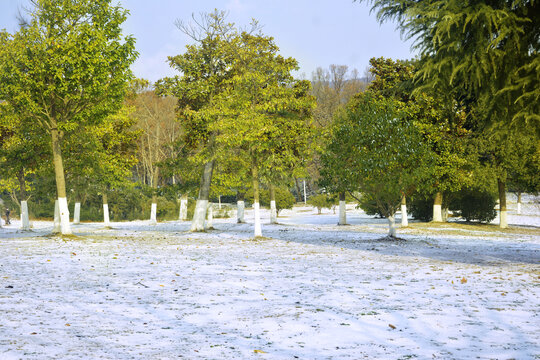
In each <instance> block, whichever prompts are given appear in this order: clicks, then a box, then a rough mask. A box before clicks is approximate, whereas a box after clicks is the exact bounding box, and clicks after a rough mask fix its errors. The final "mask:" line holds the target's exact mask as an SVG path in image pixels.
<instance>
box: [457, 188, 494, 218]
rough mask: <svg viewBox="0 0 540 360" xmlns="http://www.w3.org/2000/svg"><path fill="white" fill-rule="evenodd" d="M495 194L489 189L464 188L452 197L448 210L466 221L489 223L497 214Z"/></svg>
mask: <svg viewBox="0 0 540 360" xmlns="http://www.w3.org/2000/svg"><path fill="white" fill-rule="evenodd" d="M496 203H497V195H495V194H493V193H491V192H489V191H480V190H475V189H464V190H461V191H459V192H458V193H457V194H455V196H454V197H453V200H452V201H451V203H450V206H449V208H450V210H452V211H454V213H455V214H456V215H458V216H461V217H462V218H464V219H465V220H466V221H479V222H485V223H489V222H491V221H492V220H493V219H495V217H496V216H497V211H496V210H495V205H496Z"/></svg>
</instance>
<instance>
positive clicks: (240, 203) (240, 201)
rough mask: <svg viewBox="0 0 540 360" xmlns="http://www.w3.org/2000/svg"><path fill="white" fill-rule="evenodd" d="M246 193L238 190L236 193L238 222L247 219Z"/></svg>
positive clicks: (243, 221) (240, 222) (241, 222)
mask: <svg viewBox="0 0 540 360" xmlns="http://www.w3.org/2000/svg"><path fill="white" fill-rule="evenodd" d="M244 195H245V194H244V193H243V192H240V191H238V192H237V194H236V205H237V211H236V222H237V223H239V224H243V223H245V222H246V221H245V220H244V207H245V203H244Z"/></svg>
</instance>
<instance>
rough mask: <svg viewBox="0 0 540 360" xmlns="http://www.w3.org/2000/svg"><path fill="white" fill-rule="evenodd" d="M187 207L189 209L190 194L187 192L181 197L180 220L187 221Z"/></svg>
mask: <svg viewBox="0 0 540 360" xmlns="http://www.w3.org/2000/svg"><path fill="white" fill-rule="evenodd" d="M187 209H188V196H187V194H184V195H182V198H181V199H180V215H179V216H178V220H181V221H186V220H187Z"/></svg>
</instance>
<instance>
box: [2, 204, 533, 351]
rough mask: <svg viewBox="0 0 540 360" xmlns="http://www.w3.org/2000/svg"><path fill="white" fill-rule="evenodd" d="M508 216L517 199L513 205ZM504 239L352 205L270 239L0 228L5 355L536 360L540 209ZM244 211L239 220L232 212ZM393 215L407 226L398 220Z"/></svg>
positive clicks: (270, 234) (294, 224)
mask: <svg viewBox="0 0 540 360" xmlns="http://www.w3.org/2000/svg"><path fill="white" fill-rule="evenodd" d="M510 205H511V204H510ZM509 210H510V212H509V217H508V220H509V223H510V228H509V229H506V230H504V231H503V230H499V229H497V228H496V227H495V226H490V225H484V226H477V227H465V226H464V225H463V224H458V223H450V224H444V225H436V224H418V223H415V222H414V221H412V220H410V221H409V223H410V227H409V228H406V229H402V228H398V236H399V237H400V238H401V239H402V240H399V241H389V240H385V239H382V236H384V235H385V234H386V233H387V226H388V225H387V221H386V220H385V219H373V218H371V217H368V216H366V215H365V214H363V213H362V212H361V211H359V210H355V209H353V208H352V207H350V206H349V207H348V213H347V222H348V223H349V224H351V225H349V226H338V225H337V221H338V214H333V213H332V212H331V211H326V212H324V213H323V215H316V210H313V209H312V208H309V207H299V208H295V209H294V211H283V212H282V214H280V215H281V216H280V217H279V218H278V221H279V222H280V224H277V225H269V224H268V222H269V216H270V214H269V211H268V210H262V211H261V215H262V224H263V227H262V231H263V235H264V236H265V238H257V239H253V237H252V234H253V211H250V210H246V221H247V223H246V224H237V223H236V217H235V216H232V217H231V218H230V219H214V224H213V225H214V227H215V228H216V230H213V231H209V232H206V233H191V232H189V227H190V223H189V222H180V221H173V222H160V223H158V224H157V225H150V224H149V221H134V222H121V223H115V222H112V223H111V226H112V229H106V228H105V227H104V226H103V224H99V223H81V224H79V225H72V230H73V232H74V234H75V235H76V236H73V237H66V238H61V237H56V236H51V235H49V233H50V232H51V230H52V227H53V224H52V222H46V221H35V222H34V224H33V225H34V229H33V231H32V232H22V231H19V230H18V228H19V227H20V223H19V222H18V221H16V220H15V221H13V222H12V225H8V226H5V227H4V228H2V229H0V259H2V260H1V262H0V314H1V320H0V359H21V358H23V359H48V358H61V359H81V358H93V359H178V358H186V359H294V358H298V359H363V358H365V359H375V358H377V359H410V358H419V359H427V358H429V359H433V358H436V359H469V358H478V359H512V358H514V359H534V358H539V357H540V335H539V331H538V330H539V328H540V318H539V315H540V311H539V309H540V266H539V265H540V210H539V209H538V208H537V207H536V206H534V204H524V206H523V212H524V215H521V216H518V215H516V214H515V211H514V212H513V210H512V206H510V209H509ZM233 215H234V214H233ZM398 217H399V216H398Z"/></svg>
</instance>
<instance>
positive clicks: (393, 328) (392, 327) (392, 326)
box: [388, 324, 396, 330]
mask: <svg viewBox="0 0 540 360" xmlns="http://www.w3.org/2000/svg"><path fill="white" fill-rule="evenodd" d="M388 326H390V328H391V329H392V330H395V329H396V327H395V326H394V325H392V324H388Z"/></svg>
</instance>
